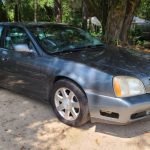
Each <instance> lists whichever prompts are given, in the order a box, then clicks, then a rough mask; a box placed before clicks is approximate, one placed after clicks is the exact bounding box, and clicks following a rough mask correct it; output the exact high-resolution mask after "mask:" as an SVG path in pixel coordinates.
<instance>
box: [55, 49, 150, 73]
mask: <svg viewBox="0 0 150 150" xmlns="http://www.w3.org/2000/svg"><path fill="white" fill-rule="evenodd" d="M57 56H58V57H60V58H63V59H67V60H71V61H75V62H78V63H82V64H85V65H88V66H91V67H94V68H96V69H101V70H104V71H106V72H107V71H108V72H111V73H112V72H113V74H122V73H123V74H128V73H131V74H140V75H141V76H143V75H146V76H147V75H148V76H150V54H145V53H139V52H137V51H133V50H126V49H121V48H111V47H101V48H98V49H85V50H81V51H76V52H67V53H60V54H58V55H57Z"/></svg>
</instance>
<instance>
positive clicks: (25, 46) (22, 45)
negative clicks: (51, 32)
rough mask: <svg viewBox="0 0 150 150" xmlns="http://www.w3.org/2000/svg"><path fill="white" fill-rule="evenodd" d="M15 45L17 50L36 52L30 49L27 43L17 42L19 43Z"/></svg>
mask: <svg viewBox="0 0 150 150" xmlns="http://www.w3.org/2000/svg"><path fill="white" fill-rule="evenodd" d="M13 47H14V49H15V51H17V52H24V53H34V51H33V50H32V49H29V47H28V45H27V44H17V45H13Z"/></svg>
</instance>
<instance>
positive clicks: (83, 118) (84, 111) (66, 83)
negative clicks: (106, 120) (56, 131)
mask: <svg viewBox="0 0 150 150" xmlns="http://www.w3.org/2000/svg"><path fill="white" fill-rule="evenodd" d="M62 87H65V88H68V89H70V90H72V91H73V92H74V94H75V95H76V97H77V98H78V101H79V105H80V113H79V115H78V117H77V118H76V119H75V120H73V121H68V120H66V119H64V118H63V117H62V116H61V115H60V114H59V112H58V111H57V109H56V106H55V102H54V101H55V100H54V97H55V93H56V91H57V90H58V89H59V88H62ZM51 104H52V107H53V109H54V112H55V113H56V115H57V117H58V119H59V120H60V121H61V122H63V123H65V124H67V125H69V126H73V127H78V126H81V125H83V124H85V123H86V122H87V121H88V120H89V109H88V101H87V98H86V95H85V93H84V92H83V91H82V90H81V89H80V88H79V87H78V86H77V85H76V84H75V83H73V82H71V81H70V80H67V79H62V80H59V81H57V82H56V83H55V85H54V89H53V94H52V98H51Z"/></svg>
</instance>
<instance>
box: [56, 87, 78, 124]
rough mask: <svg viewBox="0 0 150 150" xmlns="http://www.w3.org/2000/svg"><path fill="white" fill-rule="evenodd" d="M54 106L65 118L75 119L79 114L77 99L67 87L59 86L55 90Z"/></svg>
mask: <svg viewBox="0 0 150 150" xmlns="http://www.w3.org/2000/svg"><path fill="white" fill-rule="evenodd" d="M54 101H55V106H56V109H57V111H58V113H59V114H60V115H61V116H62V117H63V118H64V119H66V120H68V121H73V120H76V119H77V118H78V116H79V114H80V104H79V100H78V98H77V97H76V95H75V94H74V92H73V91H71V90H70V89H67V88H64V87H63V88H60V89H58V90H57V91H56V93H55V97H54Z"/></svg>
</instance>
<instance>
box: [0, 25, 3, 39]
mask: <svg viewBox="0 0 150 150" xmlns="http://www.w3.org/2000/svg"><path fill="white" fill-rule="evenodd" d="M2 31H3V26H0V38H1V36H2Z"/></svg>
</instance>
